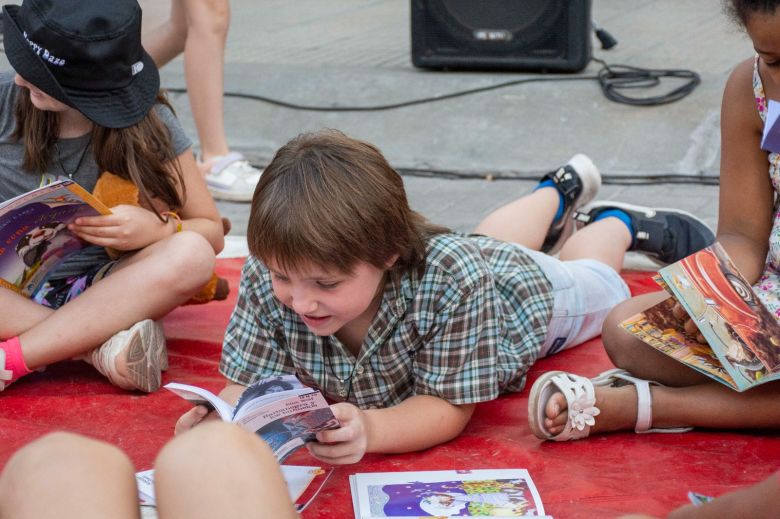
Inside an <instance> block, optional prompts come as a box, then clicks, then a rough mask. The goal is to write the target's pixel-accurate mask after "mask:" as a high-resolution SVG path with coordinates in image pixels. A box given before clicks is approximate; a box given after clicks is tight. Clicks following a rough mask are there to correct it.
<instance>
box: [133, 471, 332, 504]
mask: <svg viewBox="0 0 780 519" xmlns="http://www.w3.org/2000/svg"><path fill="white" fill-rule="evenodd" d="M279 469H281V471H282V476H283V477H284V481H285V482H286V483H287V492H288V493H289V494H290V500H291V501H292V502H293V503H294V504H295V509H296V510H297V511H299V512H301V511H303V510H304V509H305V508H306V507H307V506H309V504H311V502H312V501H313V500H314V498H315V497H317V494H318V493H319V491H320V490H321V489H322V486H323V485H324V484H325V482H326V481H327V480H328V478H329V477H330V475H331V474H332V473H333V469H323V468H322V467H311V466H296V465H280V466H279ZM135 482H136V486H137V487H138V501H139V503H140V504H142V505H146V506H157V498H156V496H155V494H154V469H150V470H143V471H141V472H136V473H135Z"/></svg>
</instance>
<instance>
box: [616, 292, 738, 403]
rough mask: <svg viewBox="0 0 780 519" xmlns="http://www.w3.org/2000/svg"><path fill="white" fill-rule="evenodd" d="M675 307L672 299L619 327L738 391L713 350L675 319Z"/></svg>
mask: <svg viewBox="0 0 780 519" xmlns="http://www.w3.org/2000/svg"><path fill="white" fill-rule="evenodd" d="M674 305H675V299H674V298H673V297H671V296H669V297H668V298H667V299H665V300H663V301H661V302H660V303H658V304H657V305H655V306H652V307H650V308H648V309H647V310H645V311H644V312H640V313H638V314H636V315H634V316H631V317H629V318H628V319H626V320H625V321H623V322H622V323H620V327H621V328H623V329H624V330H626V331H627V332H629V333H630V334H632V335H634V336H635V337H637V338H638V339H640V340H642V341H644V342H645V343H647V344H648V345H650V346H652V347H653V348H655V349H656V350H658V351H660V352H661V353H665V354H666V355H669V356H670V357H672V358H673V359H675V360H678V361H680V362H682V363H683V364H687V365H688V366H690V367H692V368H693V369H695V370H697V371H700V372H702V373H704V374H705V375H707V376H709V377H712V378H714V379H715V380H717V381H718V382H721V383H723V384H726V385H727V386H729V387H731V388H733V389H736V388H737V386H736V384H735V383H734V379H732V378H731V375H729V374H728V372H727V371H726V370H725V369H724V368H723V366H722V365H721V364H720V359H718V356H717V355H715V353H714V352H713V351H712V348H710V347H709V346H708V345H706V344H701V343H699V341H697V340H696V338H695V337H691V336H690V335H689V334H688V333H687V332H686V331H685V328H683V324H682V323H681V322H680V321H679V320H678V319H676V318H675V317H674V316H673V315H672V308H673V307H674Z"/></svg>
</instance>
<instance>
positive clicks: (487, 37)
mask: <svg viewBox="0 0 780 519" xmlns="http://www.w3.org/2000/svg"><path fill="white" fill-rule="evenodd" d="M512 36H513V34H512V31H504V30H500V29H477V30H476V31H474V39H476V40H480V41H509V40H511V39H512Z"/></svg>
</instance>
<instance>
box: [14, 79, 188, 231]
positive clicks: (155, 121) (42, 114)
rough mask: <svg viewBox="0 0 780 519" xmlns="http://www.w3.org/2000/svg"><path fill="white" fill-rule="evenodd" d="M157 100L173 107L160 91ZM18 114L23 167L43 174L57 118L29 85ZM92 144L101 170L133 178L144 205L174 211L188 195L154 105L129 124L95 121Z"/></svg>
mask: <svg viewBox="0 0 780 519" xmlns="http://www.w3.org/2000/svg"><path fill="white" fill-rule="evenodd" d="M157 102H158V103H160V104H163V105H165V106H167V107H168V108H170V109H171V110H173V108H172V107H171V105H170V103H168V100H167V99H166V98H165V96H164V95H162V94H159V95H158V97H157ZM14 113H15V116H16V129H15V130H14V135H13V137H14V138H15V139H16V140H19V139H21V140H22V142H23V143H24V161H23V162H22V167H23V168H24V169H25V170H27V171H29V172H31V173H34V174H41V173H43V172H45V171H46V169H47V168H48V167H49V164H50V163H51V160H52V151H53V148H54V143H55V142H56V141H57V135H58V133H59V117H58V115H57V114H56V113H55V112H50V111H45V110H39V109H37V108H35V106H34V105H33V104H32V101H30V93H29V91H28V90H27V89H22V90H21V91H20V92H19V95H18V96H17V98H16V106H15V107H14ZM90 142H91V146H92V153H93V156H94V157H95V162H96V163H97V166H98V168H99V171H100V172H103V171H108V172H111V173H113V174H114V175H117V176H119V177H122V178H124V179H126V180H130V181H131V182H133V184H135V185H136V187H137V188H138V193H139V197H140V200H142V201H143V203H144V206H145V207H147V208H153V207H155V204H154V202H153V200H158V201H160V202H162V203H163V204H165V205H166V206H167V207H169V208H171V209H174V210H176V209H180V208H181V207H182V206H183V205H184V200H185V197H186V193H185V189H184V181H183V179H182V173H181V167H180V165H179V162H178V161H177V160H176V153H175V151H174V150H173V147H172V145H171V137H170V133H169V131H168V128H167V127H166V126H165V124H164V123H163V121H162V120H161V119H160V116H159V115H157V111H156V110H155V109H154V108H153V109H151V110H149V113H148V114H147V115H146V117H145V118H144V119H142V120H141V121H140V122H139V123H137V124H135V125H133V126H130V127H128V128H104V127H102V126H99V125H97V124H95V125H93V129H92V138H91V140H90ZM171 166H172V169H171ZM158 216H159V215H158ZM161 218H162V217H161Z"/></svg>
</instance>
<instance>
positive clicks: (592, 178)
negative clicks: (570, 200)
mask: <svg viewBox="0 0 780 519" xmlns="http://www.w3.org/2000/svg"><path fill="white" fill-rule="evenodd" d="M566 164H567V165H570V166H572V167H573V168H574V169H575V170H577V168H578V167H579V168H580V169H582V174H580V172H579V171H577V174H578V175H579V177H580V180H581V181H582V193H581V194H580V197H579V199H577V203H576V204H575V205H573V206H572V207H571V208H570V210H569V211H568V213H567V214H564V215H563V216H562V218H565V219H566V221H565V223H564V224H563V230H562V231H561V234H560V236H558V240H557V241H556V242H555V243H554V244H553V246H552V247H551V248H550V250H548V251H547V252H546V253H547V254H550V255H552V254H556V253H557V252H558V251H560V250H561V248H562V247H563V244H564V243H566V240H568V239H569V238H570V237H571V235H572V234H574V231H576V230H577V228H576V226H575V224H574V220H573V219H572V217H571V216H572V215H573V214H574V212H575V211H577V210H578V209H579V208H581V207H583V206H585V205H587V204H588V203H590V202H591V201H592V200H593V199H594V198H596V194H597V193H598V192H599V188H601V173H600V172H599V168H597V167H596V165H595V164H594V163H593V161H592V160H590V158H589V157H588V156H586V155H583V154H582V153H578V154H576V155H574V156H573V157H572V158H570V159H569V161H568V162H567V163H566Z"/></svg>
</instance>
